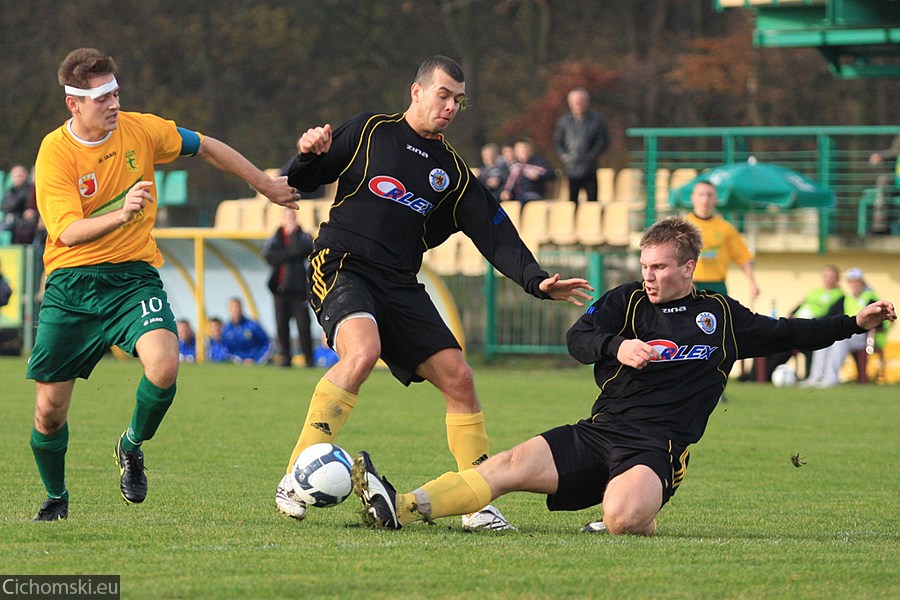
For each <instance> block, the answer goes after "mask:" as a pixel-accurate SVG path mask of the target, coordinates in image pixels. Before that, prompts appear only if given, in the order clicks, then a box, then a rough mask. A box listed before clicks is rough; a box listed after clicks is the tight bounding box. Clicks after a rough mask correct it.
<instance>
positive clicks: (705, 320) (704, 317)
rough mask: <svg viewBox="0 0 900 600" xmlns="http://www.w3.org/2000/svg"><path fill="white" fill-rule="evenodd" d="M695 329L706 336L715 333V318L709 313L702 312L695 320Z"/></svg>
mask: <svg viewBox="0 0 900 600" xmlns="http://www.w3.org/2000/svg"><path fill="white" fill-rule="evenodd" d="M695 322H696V323H697V327H699V328H700V330H701V331H702V332H703V333H705V334H706V335H711V334H712V333H714V332H715V331H716V316H715V315H714V314H712V313H710V312H702V313H700V314H699V315H697V318H696V319H695Z"/></svg>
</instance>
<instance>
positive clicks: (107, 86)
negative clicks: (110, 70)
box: [65, 77, 119, 100]
mask: <svg viewBox="0 0 900 600" xmlns="http://www.w3.org/2000/svg"><path fill="white" fill-rule="evenodd" d="M117 89H119V82H118V81H116V78H115V77H113V78H112V79H111V80H110V81H109V82H107V83H104V84H103V85H101V86H100V87H95V88H91V89H89V90H83V89H81V88H77V87H73V86H71V85H67V86H65V90H66V94H67V95H69V96H87V97H88V98H90V99H91V100H93V99H94V98H97V97H99V96H102V95H103V94H108V93H110V92H112V91H114V90H117Z"/></svg>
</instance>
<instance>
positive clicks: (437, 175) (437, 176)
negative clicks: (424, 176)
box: [428, 169, 450, 192]
mask: <svg viewBox="0 0 900 600" xmlns="http://www.w3.org/2000/svg"><path fill="white" fill-rule="evenodd" d="M428 183H430V184H431V189H433V190H434V191H436V192H443V191H444V190H446V189H447V186H449V185H450V178H449V177H447V172H446V171H444V170H443V169H432V170H431V173H429V174H428Z"/></svg>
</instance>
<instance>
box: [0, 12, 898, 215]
mask: <svg viewBox="0 0 900 600" xmlns="http://www.w3.org/2000/svg"><path fill="white" fill-rule="evenodd" d="M712 5H713V3H712V1H711V0H604V1H602V2H598V1H596V0H552V1H551V0H415V1H414V0H379V1H378V2H365V1H362V0H293V1H284V0H257V1H251V0H219V1H217V2H215V3H213V2H185V1H183V0H180V1H176V0H143V1H140V2H139V1H137V0H118V1H112V0H29V1H28V2H4V6H3V10H2V11H0V49H2V50H3V56H4V57H5V61H4V63H3V65H2V67H0V89H3V94H2V95H0V102H2V107H3V110H2V112H0V169H3V168H5V167H8V165H11V164H12V163H15V162H23V163H26V164H32V163H33V161H34V156H35V154H36V153H37V149H38V146H39V145H40V141H41V139H42V137H43V136H44V135H45V134H46V133H47V132H48V131H50V130H51V129H53V128H55V127H57V126H59V125H60V124H61V123H62V122H63V121H64V120H65V119H66V118H67V116H68V114H67V111H66V110H65V106H64V104H63V101H62V92H61V90H60V88H59V85H58V84H57V81H56V69H57V67H58V65H59V62H60V61H61V60H62V58H63V57H64V56H65V54H66V53H67V52H68V51H69V50H71V49H73V48H76V47H79V46H95V47H98V48H101V49H102V50H104V51H106V52H109V53H110V54H112V55H113V56H114V57H115V58H116V60H117V62H118V63H119V67H120V76H119V80H120V82H121V84H122V105H123V108H124V109H125V110H137V111H145V112H154V113H157V114H160V115H162V116H165V117H167V118H171V119H174V120H175V121H177V122H178V123H179V124H181V125H183V126H185V127H189V128H194V129H197V130H199V131H201V132H203V133H205V134H208V135H212V136H214V137H217V138H220V139H223V140H225V141H227V142H228V143H230V144H232V145H233V146H235V147H236V148H238V149H239V150H241V151H242V152H243V153H245V154H246V155H247V156H248V157H249V158H250V159H251V160H253V161H254V162H256V163H257V164H259V165H260V166H262V167H280V166H281V165H282V164H283V163H284V162H285V161H286V160H287V159H288V158H289V157H290V156H291V154H292V152H293V149H294V142H295V140H296V138H297V136H298V135H299V134H300V133H301V132H302V131H304V130H305V129H306V128H308V127H311V126H315V125H319V124H322V123H325V122H330V123H332V124H333V125H335V126H336V125H338V124H340V123H342V122H343V121H344V120H346V119H347V118H349V117H351V116H352V115H353V114H355V113H357V112H359V111H362V110H379V111H382V110H383V111H397V110H403V109H404V108H405V107H406V105H407V103H408V97H409V96H408V95H409V85H410V83H411V82H412V79H413V77H414V75H415V70H416V68H417V66H418V64H419V63H420V62H421V61H422V59H423V58H425V57H426V56H428V55H431V54H436V53H441V54H447V55H450V56H453V57H454V58H456V59H457V60H458V61H459V62H460V63H461V64H462V65H463V67H464V69H465V70H466V73H467V82H466V85H467V92H468V94H469V96H470V99H471V108H470V109H469V110H467V111H466V112H465V113H463V114H462V115H461V116H460V118H459V119H458V121H457V122H456V123H455V124H454V125H453V128H452V130H451V131H450V133H449V136H448V137H449V139H450V140H451V142H452V143H453V144H454V146H456V147H457V148H458V149H460V150H461V151H462V152H463V154H464V155H465V156H467V157H468V158H469V160H470V162H473V163H477V156H478V154H477V152H478V147H479V146H480V145H481V144H482V143H484V142H485V141H488V140H497V141H503V140H505V139H508V138H510V137H514V136H516V135H520V134H525V135H530V136H531V137H533V138H534V139H535V142H536V144H537V147H538V150H539V151H540V152H541V153H542V154H544V155H545V156H547V157H548V158H551V159H555V157H554V156H553V154H552V151H551V149H550V145H549V143H550V136H551V135H552V126H553V123H555V120H556V118H557V117H558V116H559V115H560V114H561V113H562V112H563V111H564V110H565V94H566V91H567V90H568V89H569V88H570V87H572V86H574V85H580V86H584V87H586V88H588V89H589V90H591V91H592V93H593V96H594V106H595V107H596V108H598V109H599V110H601V111H602V112H603V113H604V114H605V115H606V117H607V119H608V120H609V122H610V129H611V133H612V137H613V147H612V151H611V152H610V153H609V154H608V155H607V156H606V157H605V159H604V160H605V161H607V162H608V163H609V164H611V165H613V166H623V165H624V164H625V163H627V160H628V150H629V148H628V146H629V144H630V143H632V141H630V140H628V139H626V137H625V130H626V129H627V128H628V127H637V126H646V127H662V126H714V125H719V126H721V125H815V124H827V125H852V124H879V123H885V124H893V123H896V122H898V120H900V100H898V97H897V94H896V93H891V92H892V89H893V91H894V92H895V91H896V87H895V86H896V82H895V81H878V80H871V81H838V80H835V79H833V78H832V77H831V76H830V74H829V73H828V70H827V68H826V65H825V62H824V60H822V59H821V57H820V56H819V55H818V54H817V52H816V51H815V50H809V49H784V50H778V49H756V48H753V46H752V43H751V36H750V33H751V31H752V21H751V18H750V16H749V13H747V12H746V11H743V10H729V11H725V12H724V13H716V12H715V11H714V10H713V6H712ZM892 86H894V87H893V88H892ZM179 168H187V169H189V170H190V172H191V177H190V182H191V194H192V198H193V201H194V202H195V203H197V204H199V205H200V207H201V209H202V208H203V207H206V208H207V210H209V209H211V208H212V207H214V206H215V204H216V203H217V202H218V201H220V200H222V199H224V198H228V197H246V196H248V195H250V193H249V191H248V190H247V189H246V188H245V187H244V186H243V184H242V182H240V181H237V180H235V179H234V178H229V177H222V176H221V175H220V174H219V173H218V172H216V171H215V170H213V169H208V168H206V167H205V166H204V165H201V164H199V163H198V162H197V161H182V162H181V163H180V164H179Z"/></svg>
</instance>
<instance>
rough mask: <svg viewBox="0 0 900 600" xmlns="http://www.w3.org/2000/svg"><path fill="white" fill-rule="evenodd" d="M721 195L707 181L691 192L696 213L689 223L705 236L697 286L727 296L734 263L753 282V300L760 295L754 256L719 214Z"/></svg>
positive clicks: (689, 218) (693, 213) (698, 267)
mask: <svg viewBox="0 0 900 600" xmlns="http://www.w3.org/2000/svg"><path fill="white" fill-rule="evenodd" d="M717 201H718V194H717V193H716V187H715V186H714V185H713V184H711V183H709V182H708V181H700V182H697V184H695V185H694V189H693V191H692V192H691V204H692V205H693V207H694V210H693V212H692V213H691V214H689V215H688V216H687V220H688V221H690V222H691V223H693V224H694V225H696V226H697V227H699V228H700V234H701V235H702V236H703V250H702V251H701V253H700V260H699V261H697V271H696V273H695V274H694V286H696V288H697V289H698V290H708V291H711V292H717V293H720V294H727V293H728V288H727V287H726V286H725V276H726V274H727V273H728V266H729V265H730V264H731V263H732V262H734V263H736V264H737V265H739V266H740V267H741V270H742V271H744V274H745V275H746V276H747V280H748V281H749V282H750V298H751V299H753V300H755V299H756V298H757V297H758V296H759V286H758V285H756V276H755V274H754V271H753V255H752V254H751V253H750V249H749V248H747V244H746V243H745V242H744V239H743V238H742V237H741V234H740V232H738V230H737V229H736V228H735V227H734V225H732V224H731V223H729V222H728V221H726V220H725V219H723V218H722V217H720V216H719V215H717V214H716V202H717Z"/></svg>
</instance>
